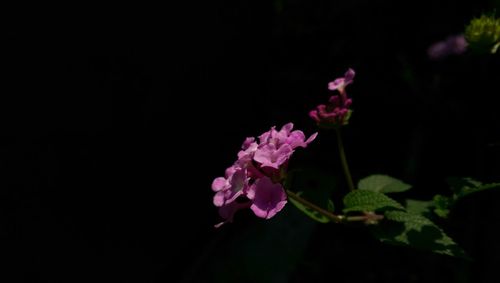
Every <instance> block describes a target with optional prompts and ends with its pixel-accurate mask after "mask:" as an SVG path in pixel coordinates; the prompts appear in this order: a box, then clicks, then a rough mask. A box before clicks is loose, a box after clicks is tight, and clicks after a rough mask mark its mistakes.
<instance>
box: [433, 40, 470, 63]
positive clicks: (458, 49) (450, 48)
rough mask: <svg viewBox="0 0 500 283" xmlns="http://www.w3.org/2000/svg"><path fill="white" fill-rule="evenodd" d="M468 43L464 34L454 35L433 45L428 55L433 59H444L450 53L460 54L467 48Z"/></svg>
mask: <svg viewBox="0 0 500 283" xmlns="http://www.w3.org/2000/svg"><path fill="white" fill-rule="evenodd" d="M467 45H468V44H467V41H466V40H465V36H464V35H463V34H460V35H453V36H449V37H448V38H446V39H445V40H443V41H439V42H436V43H434V44H433V45H431V46H430V47H429V49H428V50H427V55H428V56H429V58H430V59H432V60H439V59H443V58H446V57H448V56H450V55H460V54H462V53H464V52H465V51H466V50H467Z"/></svg>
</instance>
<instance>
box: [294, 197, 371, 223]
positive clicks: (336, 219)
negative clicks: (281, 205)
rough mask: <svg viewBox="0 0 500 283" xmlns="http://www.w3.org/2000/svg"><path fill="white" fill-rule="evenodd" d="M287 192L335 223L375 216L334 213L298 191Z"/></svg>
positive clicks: (363, 219)
mask: <svg viewBox="0 0 500 283" xmlns="http://www.w3.org/2000/svg"><path fill="white" fill-rule="evenodd" d="M286 193H287V195H288V197H290V198H291V199H294V200H296V201H297V202H299V203H300V204H302V205H305V206H307V207H309V208H310V209H312V210H314V211H317V212H319V213H321V214H323V215H324V216H326V217H327V218H328V219H330V220H332V221H333V222H335V223H341V222H354V221H365V222H366V221H367V220H369V219H371V218H373V216H370V215H366V214H365V215H359V216H345V215H337V214H333V213H331V212H330V211H328V210H326V209H323V208H321V207H319V206H317V205H315V204H314V203H312V202H310V201H308V200H306V199H304V198H302V197H301V196H299V195H297V194H296V193H294V192H292V191H290V190H287V191H286ZM375 217H376V218H377V217H378V219H381V218H380V216H379V215H376V216H375Z"/></svg>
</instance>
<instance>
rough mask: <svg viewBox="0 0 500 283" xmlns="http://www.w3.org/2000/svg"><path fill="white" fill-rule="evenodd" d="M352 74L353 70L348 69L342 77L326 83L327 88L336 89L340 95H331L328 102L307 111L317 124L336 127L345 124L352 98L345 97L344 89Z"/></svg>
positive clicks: (353, 73)
mask: <svg viewBox="0 0 500 283" xmlns="http://www.w3.org/2000/svg"><path fill="white" fill-rule="evenodd" d="M354 75H355V72H354V70H352V69H349V70H347V72H346V73H345V75H344V77H342V78H338V79H336V80H334V81H332V82H330V83H329V84H328V89H329V90H331V91H335V90H337V91H338V92H339V93H340V95H333V96H331V97H330V99H329V100H328V104H326V105H325V104H320V105H318V106H317V107H316V109H314V110H311V111H310V112H309V117H311V118H312V119H313V120H314V121H316V123H317V124H318V126H320V127H324V128H336V127H339V126H342V125H346V124H347V121H348V119H349V115H350V111H351V110H349V107H350V106H351V104H352V99H350V98H348V97H347V93H346V91H345V89H346V87H347V86H348V85H349V84H351V83H352V81H353V79H354Z"/></svg>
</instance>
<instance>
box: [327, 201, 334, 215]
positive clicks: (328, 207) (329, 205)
mask: <svg viewBox="0 0 500 283" xmlns="http://www.w3.org/2000/svg"><path fill="white" fill-rule="evenodd" d="M326 209H327V210H328V211H330V212H335V205H334V204H333V201H332V200H331V199H328V203H327V206H326Z"/></svg>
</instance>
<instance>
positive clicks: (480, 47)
mask: <svg viewBox="0 0 500 283" xmlns="http://www.w3.org/2000/svg"><path fill="white" fill-rule="evenodd" d="M465 39H466V40H467V42H468V43H469V48H470V49H472V50H474V51H477V52H481V53H484V52H489V53H495V52H496V49H497V48H495V46H496V47H498V43H499V42H500V19H496V18H495V17H493V16H486V15H482V16H481V17H480V18H475V19H472V20H471V22H470V24H469V25H468V26H467V27H466V28H465Z"/></svg>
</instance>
